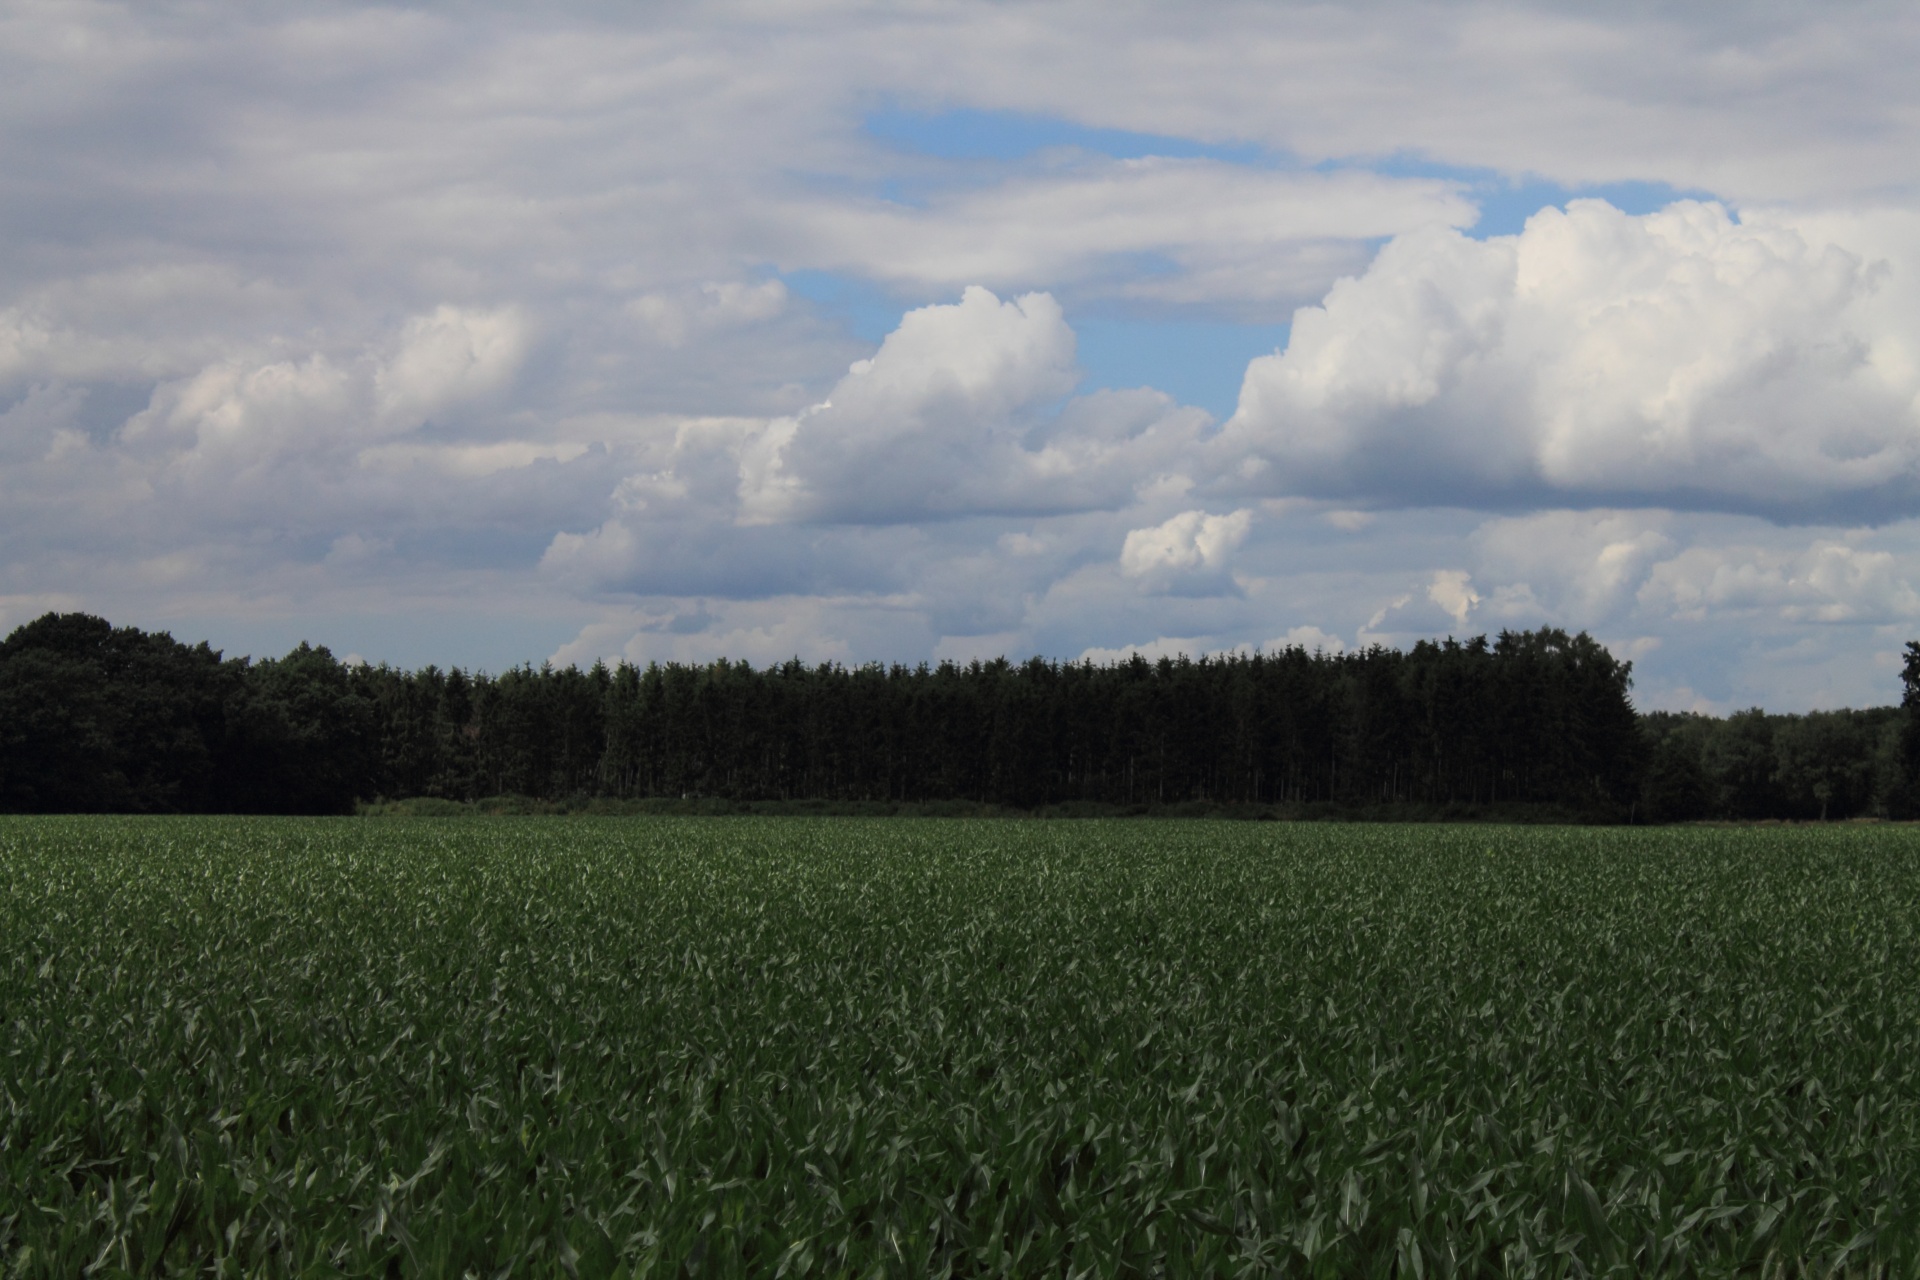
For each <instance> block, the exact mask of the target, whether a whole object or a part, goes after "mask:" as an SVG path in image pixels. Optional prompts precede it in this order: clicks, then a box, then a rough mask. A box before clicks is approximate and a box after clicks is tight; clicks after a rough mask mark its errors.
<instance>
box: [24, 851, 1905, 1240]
mask: <svg viewBox="0 0 1920 1280" xmlns="http://www.w3.org/2000/svg"><path fill="white" fill-rule="evenodd" d="M1916 973H1920V848H1916V846H1915V845H1914V843H1913V839H1912V837H1911V836H1910V835H1909V834H1908V833H1907V832H1905V831H1904V830H1901V829H1895V828H1866V829H1862V828H1850V829H1826V830H1816V829H1779V830H1713V829H1687V830H1680V829H1668V830H1660V831H1653V832H1647V831H1644V830H1642V831H1635V830H1630V829H1614V830H1570V829H1530V830H1529V829H1494V828H1437V827H1427V828H1405V827H1385V826H1381V827H1366V826H1358V827H1356V826H1346V827H1324V826H1321V827H1314V826H1305V827H1302V826H1286V825H1279V824H1214V823H1171V822H1169V823H1145V822H1136V823H1126V822H1113V823H1096V822H1084V823H1075V822H1051V823H1048V822H1004V821H983V822H935V821H896V822H886V821H872V822H862V821H850V820H806V819H785V820H779V819H773V820H747V819H720V820H698V819H686V820H670V819H656V820H618V819H615V820H605V821H596V820H587V819H568V820H551V821H545V820H533V819H524V820H511V819H508V820H493V821H489V820H480V819H455V820H447V821H426V820H422V821H405V822H403V821H383V820H358V821H356V820H240V819H157V820H156V819H148V820H135V819H19V820H8V821H6V822H4V823H0V1026H3V1027H4V1028H5V1034H4V1036H3V1037H0V1045H3V1048H0V1249H4V1255H3V1256H0V1272H4V1273H5V1274H8V1275H21V1276H26V1275H34V1276H41V1275H45V1276H72V1275H77V1274H81V1273H83V1272H87V1271H89V1269H91V1273H92V1274H97V1275H136V1274H138V1275H151V1274H182V1275H184V1274H190V1273H191V1274H208V1273H213V1274H225V1275H241V1274H245V1275H303V1276H304V1275H336V1274H347V1275H393V1274H403V1275H436V1276H437V1275H447V1276H455V1275H462V1274H473V1275H478V1276H495V1275H567V1276H608V1275H621V1276H639V1275H678V1274H694V1275H749V1274H751V1275H768V1274H772V1275H796V1276H798V1275H809V1274H812V1275H869V1274H909V1275H940V1274H950V1275H987V1274H1004V1275H1031V1274H1056V1275H1059V1274H1073V1275H1103V1276H1105V1275H1116V1276H1117V1275H1170V1276H1180V1275H1232V1274H1245V1275H1267V1274H1285V1275H1309V1274H1310V1275H1352V1274H1378V1275H1389V1274H1398V1275H1420V1276H1424V1275H1443V1276H1444V1275H1485V1274H1515V1275H1588V1274H1621V1275H1625V1274H1633V1275H1653V1274H1670V1275H1699V1274H1714V1273H1724V1274H1733V1273H1741V1274H1783V1275H1794V1274H1823V1275H1824V1274H1829V1273H1833V1272H1835V1271H1837V1272H1839V1273H1842V1274H1852V1273H1884V1274H1893V1275H1915V1274H1920V1232H1917V1231H1916V1228H1915V1226H1914V1225H1913V1224H1914V1223H1915V1221H1917V1220H1920V1202H1917V1201H1920V1195H1916V1189H1920V1086H1917V1082H1916V1072H1917V1071H1920V983H1915V982H1914V981H1913V975H1915V974H1916Z"/></svg>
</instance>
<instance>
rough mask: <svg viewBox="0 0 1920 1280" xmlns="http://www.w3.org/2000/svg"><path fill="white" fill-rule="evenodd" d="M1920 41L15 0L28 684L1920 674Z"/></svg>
mask: <svg viewBox="0 0 1920 1280" xmlns="http://www.w3.org/2000/svg"><path fill="white" fill-rule="evenodd" d="M1916 62H1920V10H1917V9H1915V8H1914V7H1913V6H1912V5H1911V4H1906V3H1899V4H1862V3H1848V2H1847V0H1839V2H1837V3H1829V4H1822V5H1818V6H1815V5H1806V4H1800V5H1791V4H1783V3H1750V4H1738V3H1734V4H1724V5H1682V4H1668V3H1652V2H1634V0H1627V2H1624V3H1620V4H1616V5H1609V6H1592V5H1572V4H1532V5H1518V4H1476V3H1409V2H1407V0H1364V2H1361V3H1351V4H1338V5H1333V4H1327V5H1318V4H1285V3H1268V4H1260V5H1236V4H1197V5H1181V6H1173V5H1164V4H1162V5H1143V4H1129V3H1114V2H1112V0H1103V2H1101V3H1085V4H1082V3H1059V4H1050V3H1034V4H1011V3H1008V4H966V5H945V4H934V3H925V4H914V5H898V4H886V5H880V4H854V3H844V4H842V3H807V2H803V0H783V2H782V3H780V4H767V3H748V4H728V3H720V2H716V3H703V4H700V5H691V4H677V3H660V4H649V5H625V4H612V3H582V4H553V5H543V6H537V7H536V6H522V5H509V4H504V3H487V2H486V0H469V2H467V3H460V4H446V5H432V4H414V5H393V6H371V5H360V4H354V3H347V2H341V3H329V4H324V5H309V4H262V5H253V6H243V7H238V8H235V7H229V6H217V5H206V4H203V3H192V4H169V3H162V2H154V3H140V4H137V5H133V4H107V3H93V2H90V0H72V2H70V3H42V2H36V0H18V2H16V3H11V4H8V5H6V6H5V7H4V8H0V628H6V629H10V628H12V627H14V626H17V625H19V624H20V623H22V622H25V621H27V620H29V619H31V618H32V617H35V616H37V615H38V614H40V613H42V612H45V611H47V610H49V609H59V610H69V609H84V610H86V611H88V612H92V613H97V614H100V615H102V616H105V617H107V618H110V619H112V620H113V621H114V622H116V623H120V624H127V625H135V626H140V627H143V628H147V629H153V630H167V631H170V632H172V633H173V634H174V635H175V636H176V637H178V638H180V639H183V640H189V641H197V640H200V639H206V640H209V641H211V642H212V643H213V644H214V645H215V647H217V648H221V649H223V650H225V651H226V652H228V653H230V654H236V655H237V654H252V655H255V656H262V657H264V656H270V655H275V654H278V653H283V652H285V651H286V650H287V649H289V648H291V647H292V646H293V645H294V644H295V643H297V642H299V641H301V640H310V641H313V642H315V643H323V644H326V645H328V646H330V647H331V648H332V649H333V651H334V652H335V653H336V654H338V655H343V656H347V655H350V656H352V657H355V658H358V659H364V660H366V661H371V662H391V663H395V664H398V665H402V666H409V667H413V666H420V665H424V664H427V663H436V664H439V665H441V666H443V667H444V666H448V665H460V666H465V667H469V668H481V669H486V670H492V671H498V670H501V669H504V668H506V667H510V666H514V665H517V664H519V663H522V662H531V663H533V664H535V665H538V664H539V663H541V662H543V661H549V660H550V661H553V662H556V663H561V664H564V663H568V662H577V663H581V664H586V663H590V662H592V661H594V660H596V659H606V660H610V661H611V660H622V659H623V660H626V661H629V662H634V663H640V664H644V663H646V662H651V661H669V660H677V661H705V660H708V659H711V658H715V657H720V656H726V657H730V658H735V659H746V660H748V661H751V662H753V663H755V664H757V665H758V664H765V663H769V662H774V661H780V660H784V659H786V658H789V657H796V656H797V657H799V658H802V659H804V660H807V661H809V662H817V661H828V660H831V661H838V662H843V663H858V662H864V661H883V662H888V663H893V662H904V663H917V662H922V661H939V660H942V659H949V658H950V659H955V660H961V661H965V660H970V659H973V658H976V657H979V658H991V657H994V656H998V655H1002V654H1004V655H1006V656H1009V657H1012V658H1015V659H1019V658H1024V657H1026V656H1029V655H1033V654H1040V655H1044V656H1047V657H1051V658H1057V659H1077V658H1081V657H1090V658H1093V659H1096V660H1100V659H1106V658H1110V657H1115V656H1119V655H1123V654H1125V653H1129V652H1143V653H1146V654H1148V655H1150V656H1151V655H1159V654H1163V653H1179V652H1185V653H1189V654H1195V655H1197V654H1199V653H1203V652H1218V651H1228V650H1238V651H1242V652H1246V651H1252V650H1255V649H1261V650H1272V649H1275V648H1278V647H1280V646H1285V645H1304V646H1306V647H1308V648H1316V647H1318V648H1324V649H1328V650H1349V651H1350V650H1353V649H1355V648H1358V647H1364V646H1368V645H1372V644H1385V645H1393V646H1406V645H1409V644H1411V643H1413V642H1414V641H1416V640H1418V639H1421V638H1425V637H1435V636H1445V635H1454V636H1460V637H1466V636H1473V635H1480V634H1495V633H1498V632H1499V631H1501V630H1503V629H1525V628H1535V627H1542V626H1554V627H1562V628H1565V629H1567V630H1569V631H1580V630H1584V631H1587V632H1590V633H1591V634H1592V635H1594V636H1595V637H1597V638H1598V639H1600V640H1601V641H1603V642H1604V643H1606V644H1607V645H1608V646H1609V647H1610V648H1611V649H1612V650H1613V651H1614V652H1615V654H1616V655H1618V656H1620V657H1622V658H1627V659H1630V660H1631V661H1632V662H1633V664H1634V680H1635V688H1634V693H1635V700H1636V702H1637V703H1638V705H1640V706H1641V707H1642V708H1643V709H1672V710H1689V709H1691V710H1700V711H1708V712H1714V713H1725V712H1728V711H1731V710H1735V709H1739V708H1743V707H1747V706H1754V705H1759V706H1764V707H1767V708H1768V709H1770V710H1776V711H1800V710H1806V709H1811V708H1826V707H1838V706H1868V705H1880V704H1885V703H1888V702H1892V701H1896V700H1897V699H1898V696H1899V689H1900V686H1899V670H1900V654H1901V651H1902V647H1903V645H1904V644H1905V642H1906V641H1907V640H1909V639H1911V638H1915V637H1920V586H1917V584H1920V77H1915V76H1914V75H1913V74H1912V67H1913V66H1914V65H1915V64H1916Z"/></svg>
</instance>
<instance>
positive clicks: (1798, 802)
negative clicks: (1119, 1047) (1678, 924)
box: [0, 613, 1920, 822]
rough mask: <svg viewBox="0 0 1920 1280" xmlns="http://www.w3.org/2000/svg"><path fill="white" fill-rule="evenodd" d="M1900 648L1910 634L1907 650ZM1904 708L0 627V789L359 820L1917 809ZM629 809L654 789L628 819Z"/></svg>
mask: <svg viewBox="0 0 1920 1280" xmlns="http://www.w3.org/2000/svg"><path fill="white" fill-rule="evenodd" d="M1909 653H1910V655H1916V654H1920V646H1909ZM1917 680H1920V658H1916V657H1912V656H1910V660H1909V663H1908V672H1907V685H1908V692H1907V697H1906V699H1905V700H1904V702H1903V708H1904V709H1903V708H1895V707H1886V708H1878V709H1874V710H1867V711H1834V712H1816V713H1812V714H1808V715H1800V716H1789V715H1768V714H1766V713H1764V712H1761V711H1757V710H1756V711H1749V712H1743V713H1741V714H1738V715H1734V716H1731V717H1727V718H1725V719H1720V718H1714V717H1707V716H1697V715H1673V714H1667V713H1656V714H1652V715H1645V716H1642V715H1638V714H1636V712H1635V711H1634V708H1633V705H1632V702H1631V699H1630V689H1631V664H1629V663H1625V662H1621V661H1619V660H1617V659H1615V658H1614V657H1613V656H1612V655H1611V654H1609V653H1608V652H1607V651H1606V649H1605V648H1603V647H1602V646H1601V645H1600V644H1599V643H1598V642H1596V641H1594V640H1593V639H1592V638H1590V637H1588V636H1586V635H1585V634H1581V635H1573V636H1569V635H1567V634H1566V633H1565V632H1563V631H1557V630H1550V629H1549V630H1540V631H1524V632H1504V633H1502V634H1501V635H1499V636H1498V637H1496V638H1493V639H1488V638H1486V637H1481V638H1478V639H1473V640H1467V641H1454V640H1445V641H1423V642H1421V643H1419V644H1416V645H1415V646H1413V648H1412V649H1411V650H1408V651H1404V652H1403V651H1399V650H1392V649H1385V648H1372V649H1368V650H1364V651H1360V652H1354V653H1343V654H1329V653H1318V652H1316V653H1309V652H1307V651H1305V650H1302V649H1286V650H1282V651H1279V652H1275V653H1270V654H1257V655H1252V656H1245V655H1228V656H1220V657H1207V658H1200V659H1193V660H1189V659H1184V658H1180V659H1161V660H1159V661H1157V662H1150V661H1147V660H1145V659H1142V658H1137V657H1136V658H1133V659H1131V660H1129V661H1123V662H1118V663H1113V664H1109V665H1094V664H1090V663H1071V662H1068V663H1060V662H1048V661H1044V660H1041V659H1038V658H1036V659H1032V660H1030V661H1027V662H1024V663H1018V664H1015V663H1009V662H1007V661H1004V660H999V661H994V662H986V663H972V664H969V665H966V666H957V665H954V664H950V663H948V664H941V665H940V666H937V667H930V666H925V665H922V666H918V667H911V668H909V667H903V666H892V667H884V666H880V665H878V664H873V665H866V666H858V667H843V666H839V665H834V664H827V665H819V666H809V665H807V664H804V663H801V662H798V661H793V662H787V663H784V664H781V665H777V666H773V667H768V668H764V669H755V668H753V667H751V666H749V665H747V664H745V663H737V662H728V661H725V660H719V661H715V662H712V663H709V664H706V665H701V666H684V665H677V664H668V665H665V666H648V667H646V668H644V669H641V668H635V667H632V666H628V665H620V666H615V667H612V668H609V667H606V666H603V665H595V666H594V667H593V668H592V669H590V670H586V671H582V670H579V669H578V668H574V667H567V668H553V667H541V668H537V669H536V668H533V667H528V666H523V667H518V668H514V669H512V670H508V671H505V672H502V673H500V674H497V675H488V674H482V673H469V672H465V671H461V670H458V669H454V670H446V671H442V670H440V669H438V668H435V667H426V668H423V669H420V670H417V671H404V670H398V669H394V668H391V667H386V666H364V665H358V664H347V663H342V662H340V661H337V660H336V659H335V658H334V657H333V655H332V654H331V653H329V652H328V651H327V650H326V649H325V648H316V647H312V646H309V645H305V644H302V645H301V646H299V647H298V648H296V649H295V650H293V651H292V652H291V653H289V654H287V655H286V656H285V657H283V658H275V659H268V660H264V661H251V660H248V659H229V658H224V657H223V656H222V655H221V654H220V653H219V652H218V651H216V650H214V649H212V648H210V647H209V646H208V645H206V644H204V643H203V644H198V645H186V644H181V643H179V642H177V641H175V640H174V639H173V638H172V637H170V636H168V635H166V634H164V633H148V632H142V631H140V630H138V629H135V628H132V627H118V628H116V627H114V626H112V625H111V624H110V623H108V622H106V621H105V620H103V619H100V618H96V617H91V616H89V615H86V614H78V613H69V614H47V615H45V616H43V617H41V618H39V619H37V620H35V621H33V622H31V623H28V624H27V625H25V626H23V627H20V628H19V629H17V630H16V631H14V632H13V633H12V634H11V635H10V636H8V637H7V639H6V640H5V642H4V643H0V808H4V809H6V810H9V811H13V812H139V813H170V812H179V813H212V812H227V813H348V812H353V811H354V810H355V808H356V806H361V805H365V804H368V803H370V802H371V803H378V802H383V801H384V802H393V801H402V800H415V801H427V800H437V801H441V802H448V803H454V802H460V803H466V802H476V801H485V800H489V799H497V798H502V797H513V798H518V799H520V800H522V801H526V802H533V803H544V804H547V805H556V804H557V805H561V806H574V807H585V806H588V805H591V804H599V805H600V807H603V808H604V807H608V806H610V805H611V806H616V807H617V806H618V805H620V804H626V805H628V806H629V807H632V806H635V805H643V802H661V803H663V804H676V805H685V804H700V803H706V804H708V805H715V804H719V805H723V806H724V805H725V804H733V805H756V804H757V805H761V806H774V807H778V806H781V805H785V806H789V807H795V806H797V807H800V808H805V807H806V806H808V805H813V806H816V807H818V806H836V805H837V806H850V805H851V806H866V807H868V809H873V808H874V807H879V808H880V809H881V811H885V810H886V809H887V808H892V809H894V810H901V811H941V806H947V807H948V809H949V810H951V809H952V808H953V807H954V806H975V807H991V808H996V809H1012V810H1037V811H1046V812H1069V813H1071V812H1088V813H1094V812H1149V813H1152V812H1168V813H1179V812H1224V813H1236V812H1239V813H1248V814H1258V815H1260V816H1283V817H1285V816H1307V817H1311V816H1328V817H1340V816H1377V817H1396V816H1399V817H1476V816H1484V817H1528V816H1532V817H1537V818H1544V819H1574V820H1588V821H1614V822H1620V821H1648V822H1664V821H1675V820H1686V819H1698V818H1727V819H1765V818H1782V819H1800V820H1818V819H1823V818H1824V819H1828V820H1836V819H1842V818H1850V817H1860V816H1882V817H1905V816H1907V815H1908V813H1909V812H1910V811H1911V809H1912V807H1913V805H1912V800H1911V797H1912V794H1913V792H1914V788H1913V785H1912V777H1913V773H1914V770H1913V768H1912V767H1911V766H1912V762H1913V761H1914V759H1915V758H1916V756H1917V755H1920V752H1917V751H1916V749H1915V748H1916V746H1917V745H1920V744H1916V742H1915V734H1914V732H1913V728H1912V721H1913V715H1912V713H1913V712H1914V711H1915V710H1916V707H1915V702H1916V698H1915V685H1916V681H1917ZM643 807H644V806H643Z"/></svg>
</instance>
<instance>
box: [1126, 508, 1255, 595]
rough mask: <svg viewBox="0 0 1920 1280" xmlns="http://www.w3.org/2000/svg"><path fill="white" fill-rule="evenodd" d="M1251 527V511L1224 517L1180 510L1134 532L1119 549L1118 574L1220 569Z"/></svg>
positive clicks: (1148, 574)
mask: <svg viewBox="0 0 1920 1280" xmlns="http://www.w3.org/2000/svg"><path fill="white" fill-rule="evenodd" d="M1252 528H1253V512H1251V511H1248V510H1245V509H1244V508H1243V509H1242V510H1239V511H1234V512H1231V513H1229V514H1227V515H1224V516H1216V515H1209V514H1208V513H1207V512H1205V511H1182V512H1181V513H1180V514H1179V515H1177V516H1174V517H1173V518H1171V519H1169V520H1166V521H1163V522H1162V523H1160V524H1157V525H1154V526H1153V527H1152V528H1149V529H1134V530H1132V531H1131V532H1129V533H1128V534H1127V540H1126V542H1125V544H1124V545H1122V547H1121V548H1120V571H1121V572H1122V573H1124V574H1126V575H1127V576H1128V577H1130V578H1143V577H1148V576H1150V575H1154V574H1159V573H1167V572H1173V573H1180V572H1184V571H1188V570H1196V569H1198V570H1215V571H1217V570H1221V569H1224V568H1225V567H1226V564H1227V558H1228V557H1229V556H1230V555H1232V554H1233V551H1234V549H1235V548H1236V547H1238V546H1239V545H1240V544H1241V543H1243V542H1245V541H1246V540H1247V534H1248V533H1249V532H1250V531H1251V530H1252Z"/></svg>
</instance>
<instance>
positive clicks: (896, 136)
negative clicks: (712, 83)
mask: <svg viewBox="0 0 1920 1280" xmlns="http://www.w3.org/2000/svg"><path fill="white" fill-rule="evenodd" d="M862 123H863V127H864V128H865V130H866V132H867V134H868V135H869V136H871V137H873V138H876V139H878V140H879V141H881V142H884V143H886V144H887V145H888V146H891V147H895V148H897V149H899V150H902V151H911V152H914V153H916V154H918V155H923V156H932V157H934V158H935V159H939V160H1003V161H1005V160H1022V159H1025V158H1026V157H1028V156H1030V155H1033V154H1035V153H1037V152H1041V151H1046V150H1048V149H1050V148H1054V147H1076V148H1078V149H1080V150H1082V151H1093V152H1097V153H1099V154H1101V155H1105V156H1112V157H1113V158H1114V159H1116V160H1137V159H1139V158H1140V157H1142V156H1171V157H1174V158H1176V159H1189V160H1192V159H1206V160H1226V161H1231V162H1233V163H1235V164H1253V163H1256V162H1259V161H1261V160H1264V159H1269V156H1268V153H1267V152H1265V151H1263V150H1262V149H1261V148H1259V147H1256V146H1251V145H1248V144H1244V143H1241V144H1229V145H1222V144H1215V143H1206V142H1195V141H1193V140H1192V139H1191V138H1175V137H1168V136H1166V135H1163V134H1152V133H1132V132H1129V131H1128V130H1125V129H1096V128H1093V127H1090V126H1088V125H1082V124H1075V123H1074V122H1072V121H1071V120H1061V119H1059V118H1057V117H1053V116H1036V115H1026V114H1024V113H1022V112H1017V111H977V110H974V109H972V108H961V109H958V110H953V111H932V112H928V111H910V110H906V109H904V108H901V107H883V108H881V109H880V110H877V111H874V112H871V113H869V114H868V115H867V117H866V119H865V120H864V121H863V122H862Z"/></svg>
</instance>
